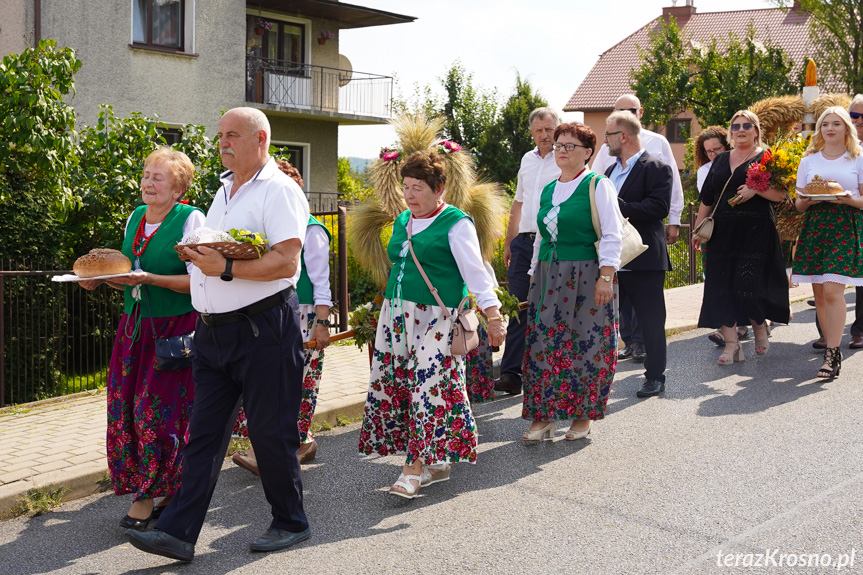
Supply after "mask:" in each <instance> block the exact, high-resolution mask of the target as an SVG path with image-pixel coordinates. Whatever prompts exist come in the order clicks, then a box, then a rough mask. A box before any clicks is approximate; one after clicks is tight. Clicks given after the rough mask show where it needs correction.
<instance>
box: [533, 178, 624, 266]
mask: <svg viewBox="0 0 863 575" xmlns="http://www.w3.org/2000/svg"><path fill="white" fill-rule="evenodd" d="M591 173H593V172H590V171H587V170H585V171H584V172H583V173H582V174H581V175H580V176H579V177H577V178H575V179H574V180H572V181H571V182H565V183H563V182H560V181H558V182H557V183H556V184H555V185H554V194H553V195H552V197H551V203H552V205H553V206H559V205H560V204H562V203H563V202H565V201H566V200H568V199H569V198H570V197H571V196H572V194H573V193H575V190H576V188H578V185H579V184H580V183H581V182H582V181H583V180H584V178H585V177H587V176H588V175H589V174H591ZM596 212H597V215H598V216H599V228H600V230H601V231H602V237H601V238H599V249H598V250H597V257H598V259H599V266H600V267H602V266H612V267H613V268H614V269H616V270H617V269H620V249H621V245H622V232H623V226H622V224H621V222H622V221H623V216H622V215H621V213H620V204H619V203H618V201H617V190H616V189H615V187H614V184H612V183H611V180H610V179H608V178H602V179H600V180H598V181H597V183H596ZM552 213H554V214H555V216H554V218H553V220H554V222H555V224H556V220H557V218H556V211H555V210H552V211H550V212H549V215H551V214H552ZM541 244H542V235H541V234H536V239H535V240H534V241H533V257H532V258H531V260H530V270H528V272H527V273H528V275H533V272H534V270H536V264H537V263H538V262H539V247H540V245H541Z"/></svg>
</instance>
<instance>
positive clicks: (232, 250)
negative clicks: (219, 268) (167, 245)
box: [174, 242, 267, 262]
mask: <svg viewBox="0 0 863 575" xmlns="http://www.w3.org/2000/svg"><path fill="white" fill-rule="evenodd" d="M200 246H205V247H208V248H212V249H214V250H218V251H219V252H220V253H221V254H222V255H223V256H225V257H226V258H228V259H229V260H254V259H257V258H259V257H261V256H262V255H263V254H265V253H266V252H267V246H261V245H255V244H250V243H246V242H213V243H209V244H185V245H177V246H174V249H175V250H177V255H178V256H180V259H181V260H183V261H184V262H187V261H189V256H187V255H186V254H185V253H184V252H183V248H189V249H192V250H195V251H196V252H198V253H201V252H200V251H199V250H198V248H199V247H200Z"/></svg>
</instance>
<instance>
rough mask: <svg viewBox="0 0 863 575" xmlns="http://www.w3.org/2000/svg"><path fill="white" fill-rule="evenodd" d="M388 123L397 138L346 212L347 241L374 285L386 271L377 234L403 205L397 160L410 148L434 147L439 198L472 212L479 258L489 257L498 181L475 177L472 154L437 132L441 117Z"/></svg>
mask: <svg viewBox="0 0 863 575" xmlns="http://www.w3.org/2000/svg"><path fill="white" fill-rule="evenodd" d="M390 124H391V125H392V126H393V129H394V130H395V132H396V135H397V137H398V142H397V144H395V145H394V146H392V147H386V148H383V149H382V150H381V152H380V154H379V157H378V158H377V159H376V160H375V161H373V162H372V164H371V165H370V166H369V170H370V174H371V182H372V186H373V187H374V189H375V194H374V195H373V197H372V198H371V199H370V200H367V201H365V202H362V203H360V204H359V205H357V206H356V207H354V208H353V209H352V210H351V212H350V214H349V217H348V241H350V243H351V250H352V252H353V254H354V257H355V258H356V259H357V261H359V263H360V264H361V265H362V266H363V267H365V268H366V269H367V270H368V271H369V272H370V273H371V274H372V276H373V277H374V279H375V281H376V282H377V283H379V284H380V285H384V284H385V283H386V281H387V278H388V276H389V268H390V265H391V263H390V261H389V258H388V257H387V254H386V246H385V245H384V242H383V240H382V239H381V238H382V234H383V232H384V229H385V228H387V227H389V226H391V225H392V223H393V221H395V219H396V217H398V215H399V214H400V213H402V212H403V211H405V210H406V209H407V205H406V204H405V201H404V197H403V195H402V182H401V175H400V171H401V166H402V164H403V162H404V160H405V158H407V157H408V156H409V155H410V154H412V153H413V152H416V151H437V152H438V153H439V154H440V155H441V156H443V158H444V161H445V162H446V167H447V174H446V186H445V190H446V191H445V193H444V200H445V201H446V202H447V203H448V204H450V205H453V206H455V207H457V208H458V209H460V210H462V211H463V212H465V213H466V214H468V215H470V216H471V217H472V218H473V221H474V225H475V226H476V231H477V236H478V237H479V244H480V250H481V252H482V255H483V258H484V259H486V260H487V261H491V259H492V258H493V256H494V251H495V248H496V245H497V240H499V239H500V238H501V237H503V234H504V231H505V226H506V217H507V214H508V208H507V202H506V199H505V197H504V194H503V192H502V191H501V188H500V186H499V185H498V184H496V183H494V182H486V181H481V180H480V179H479V178H478V176H477V173H476V166H475V164H474V160H473V158H472V157H471V155H470V154H469V153H467V152H466V151H464V150H463V149H462V148H461V146H460V145H459V144H458V143H456V142H451V141H449V140H445V139H443V138H441V132H442V131H443V126H444V120H443V118H427V117H425V116H424V115H422V114H402V115H400V116H398V117H396V118H394V119H392V120H390Z"/></svg>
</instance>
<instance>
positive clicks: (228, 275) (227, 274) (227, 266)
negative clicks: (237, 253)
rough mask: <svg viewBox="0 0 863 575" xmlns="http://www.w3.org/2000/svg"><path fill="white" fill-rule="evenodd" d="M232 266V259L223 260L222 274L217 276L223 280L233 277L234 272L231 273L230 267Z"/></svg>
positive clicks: (229, 279) (226, 280)
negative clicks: (223, 269) (223, 268)
mask: <svg viewBox="0 0 863 575" xmlns="http://www.w3.org/2000/svg"><path fill="white" fill-rule="evenodd" d="M232 267H234V260H229V259H226V260H225V271H223V272H222V275H220V276H219V279H221V280H222V281H223V282H229V281H231V280H232V279H234V274H232V273H231V268H232Z"/></svg>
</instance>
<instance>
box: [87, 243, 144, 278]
mask: <svg viewBox="0 0 863 575" xmlns="http://www.w3.org/2000/svg"><path fill="white" fill-rule="evenodd" d="M131 270H132V262H131V261H129V258H127V257H126V256H124V255H123V254H122V253H120V252H119V251H117V250H109V249H95V250H90V253H89V254H87V255H85V256H81V257H80V258H78V259H77V260H75V265H74V266H72V271H74V272H75V275H76V276H78V277H79V278H95V277H99V276H110V275H118V274H125V273H129V272H130V271H131Z"/></svg>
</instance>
